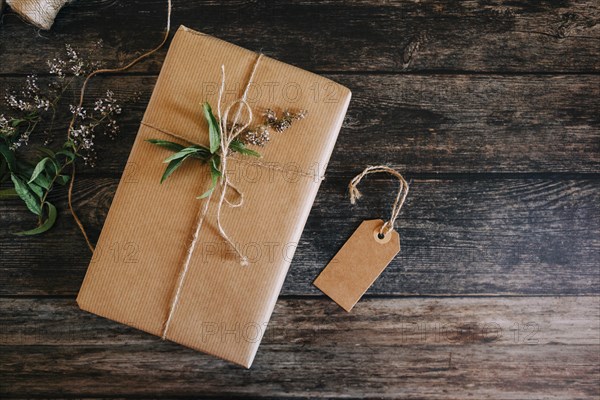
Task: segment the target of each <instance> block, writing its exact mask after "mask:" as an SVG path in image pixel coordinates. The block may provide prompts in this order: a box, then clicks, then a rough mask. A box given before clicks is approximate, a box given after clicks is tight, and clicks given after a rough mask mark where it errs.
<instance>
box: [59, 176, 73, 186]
mask: <svg viewBox="0 0 600 400" xmlns="http://www.w3.org/2000/svg"><path fill="white" fill-rule="evenodd" d="M69 179H71V177H70V176H69V175H58V176H57V177H56V183H58V184H59V185H61V186H64V185H66V184H67V183H68V182H69Z"/></svg>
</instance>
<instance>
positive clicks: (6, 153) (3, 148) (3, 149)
mask: <svg viewBox="0 0 600 400" xmlns="http://www.w3.org/2000/svg"><path fill="white" fill-rule="evenodd" d="M0 154H2V156H3V157H4V159H5V160H6V163H7V164H8V169H9V170H10V171H15V167H16V164H17V163H16V159H15V154H14V153H13V152H12V151H10V149H9V148H8V146H7V145H5V144H4V143H0Z"/></svg>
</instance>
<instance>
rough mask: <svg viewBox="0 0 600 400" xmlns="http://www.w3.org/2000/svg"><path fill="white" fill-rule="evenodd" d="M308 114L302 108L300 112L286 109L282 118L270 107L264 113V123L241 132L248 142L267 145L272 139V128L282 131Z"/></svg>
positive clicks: (243, 138)
mask: <svg viewBox="0 0 600 400" xmlns="http://www.w3.org/2000/svg"><path fill="white" fill-rule="evenodd" d="M306 115H307V111H306V110H300V111H298V112H292V111H290V110H285V111H283V114H282V116H281V118H278V117H277V113H276V112H275V111H273V110H271V109H270V108H268V109H267V110H265V112H264V114H263V117H264V123H263V124H261V125H258V126H256V127H253V128H249V129H246V130H245V131H244V132H242V133H241V134H240V137H241V140H242V141H243V142H244V143H246V144H252V145H255V146H261V147H262V146H265V145H266V144H267V143H268V142H269V140H271V129H273V130H274V131H276V132H279V133H281V132H283V131H285V130H286V129H288V128H289V127H291V126H292V123H293V122H294V121H299V120H301V119H304V118H305V117H306Z"/></svg>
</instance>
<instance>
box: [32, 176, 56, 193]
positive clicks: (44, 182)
mask: <svg viewBox="0 0 600 400" xmlns="http://www.w3.org/2000/svg"><path fill="white" fill-rule="evenodd" d="M34 182H35V183H37V184H38V185H40V186H41V187H43V188H44V189H46V190H50V187H51V186H52V181H51V180H50V179H49V178H48V177H47V176H46V174H39V175H38V176H37V178H35V181H34Z"/></svg>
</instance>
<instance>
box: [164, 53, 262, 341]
mask: <svg viewBox="0 0 600 400" xmlns="http://www.w3.org/2000/svg"><path fill="white" fill-rule="evenodd" d="M261 59H262V54H259V55H258V56H257V58H256V60H255V61H254V64H253V67H252V72H251V73H250V77H249V78H248V81H247V84H246V90H244V93H243V94H242V97H241V98H239V99H237V100H235V101H233V102H232V103H230V104H229V105H228V106H227V107H226V108H225V110H224V111H223V112H222V100H223V93H224V92H225V66H221V87H220V89H219V97H218V104H217V114H218V117H219V131H220V134H221V143H220V146H219V147H220V153H221V165H220V168H221V169H220V170H221V177H220V180H219V185H220V189H221V193H220V195H219V200H218V202H217V218H216V219H217V228H218V230H219V235H220V236H221V237H222V238H223V239H224V240H225V241H226V242H227V243H228V244H229V246H231V248H232V249H233V250H234V251H235V252H236V254H237V255H238V257H239V259H240V264H241V265H242V266H247V265H248V258H247V257H246V256H245V255H244V254H243V253H242V251H241V249H240V248H239V246H237V245H236V244H235V243H234V242H233V241H232V240H231V238H230V237H229V235H228V234H227V232H226V231H225V229H224V228H223V224H222V222H221V211H222V206H223V203H227V204H228V205H229V206H231V207H239V206H241V205H242V202H243V194H242V193H241V192H240V191H239V190H238V189H237V188H236V187H235V186H234V185H233V184H231V182H230V181H229V178H228V174H227V157H228V155H229V145H230V144H231V142H232V141H233V140H234V139H235V138H237V137H238V136H239V134H240V133H241V132H242V131H244V130H245V129H246V128H248V127H249V126H250V124H252V117H253V115H252V109H251V108H250V106H249V105H248V103H247V102H246V97H247V94H248V88H249V87H250V85H251V84H252V81H253V80H254V77H255V75H256V71H257V67H258V64H259V63H260V61H261ZM235 106H238V110H237V113H236V116H235V119H234V121H233V124H232V125H229V124H228V117H229V113H230V112H231V110H232V108H233V107H235ZM243 109H245V110H246V114H245V117H246V119H245V120H244V122H243V124H242V125H241V126H239V125H238V121H239V118H240V115H241V111H242V110H243ZM229 188H231V189H233V190H234V191H235V192H236V193H237V194H238V195H239V196H240V201H239V202H237V203H232V202H230V201H229V200H227V199H226V194H227V191H228V189H229ZM213 194H214V190H213V191H212V192H211V193H210V195H209V196H208V197H207V198H206V199H205V200H204V201H205V203H204V206H203V207H201V208H200V211H199V213H198V216H197V217H196V225H195V227H194V231H193V234H192V240H191V242H190V244H189V246H188V248H187V251H186V256H185V260H184V262H183V265H182V267H181V269H180V271H179V276H178V278H177V284H176V286H175V290H174V294H173V297H172V300H171V304H170V306H169V311H168V314H167V318H166V320H165V323H164V324H163V329H162V333H161V337H162V338H163V339H166V338H167V332H168V330H169V327H170V326H171V322H172V320H173V316H174V314H175V310H176V308H177V305H178V304H179V298H180V295H181V290H182V288H183V283H184V281H185V277H186V275H187V273H188V271H189V268H190V265H191V263H192V255H193V254H194V250H195V248H196V245H197V244H198V240H199V239H200V231H201V230H202V225H203V223H204V220H205V219H206V215H207V213H208V209H209V205H210V201H211V198H212V196H213Z"/></svg>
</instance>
